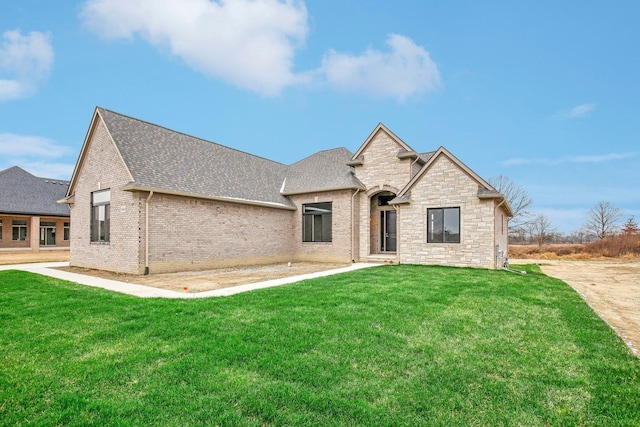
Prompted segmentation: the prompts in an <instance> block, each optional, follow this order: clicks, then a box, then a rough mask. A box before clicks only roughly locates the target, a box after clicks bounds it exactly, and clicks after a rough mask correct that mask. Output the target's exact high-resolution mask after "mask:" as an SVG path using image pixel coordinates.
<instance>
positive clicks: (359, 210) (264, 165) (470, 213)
mask: <svg viewBox="0 0 640 427" xmlns="http://www.w3.org/2000/svg"><path fill="white" fill-rule="evenodd" d="M60 203H68V204H69V205H70V207H71V218H72V221H73V223H74V227H73V228H72V230H71V265H75V266H82V267H90V268H98V269H105V270H112V271H118V272H125V273H138V274H141V273H148V272H152V273H159V272H170V271H180V270H190V269H204V268H213V267H223V266H238V265H248V264H262V263H276V262H288V261H331V262H352V261H354V262H355V261H380V262H382V261H384V262H389V263H420V264H443V265H454V266H474V267H485V268H495V267H497V266H500V265H502V263H503V261H504V257H505V256H506V253H507V234H508V233H507V218H508V217H509V216H510V215H512V213H511V210H510V207H509V205H508V203H507V202H506V201H505V199H504V197H503V196H502V195H501V194H499V193H498V192H497V191H496V190H495V189H494V188H493V187H491V185H489V183H487V182H486V181H485V180H483V179H482V178H480V177H479V176H478V175H476V174H475V173H474V172H473V171H472V170H471V169H469V168H468V167H467V166H465V165H464V164H463V163H462V162H460V160H458V159H457V158H456V157H454V156H453V155H452V154H451V153H449V152H448V151H447V150H446V149H444V148H442V147H441V148H439V149H437V150H436V151H433V152H429V153H423V154H420V153H417V152H415V151H414V150H413V149H412V148H411V147H409V146H408V145H407V144H406V143H405V142H403V141H402V140H401V139H400V138H398V137H397V136H396V135H394V134H393V133H392V132H391V131H389V129H387V128H386V127H385V126H384V125H382V124H379V125H378V126H376V128H375V129H374V130H373V132H372V133H371V135H369V137H368V138H367V139H366V140H365V141H364V143H363V144H362V146H361V147H360V148H359V149H358V150H357V152H356V153H355V154H353V153H351V152H350V151H349V150H347V149H346V148H336V149H332V150H326V151H321V152H318V153H316V154H313V155H311V156H309V157H307V158H305V159H302V160H300V161H299V162H297V163H294V164H292V165H284V164H281V163H277V162H274V161H271V160H267V159H264V158H261V157H257V156H254V155H251V154H247V153H244V152H241V151H238V150H234V149H232V148H228V147H225V146H222V145H219V144H216V143H212V142H209V141H205V140H202V139H199V138H195V137H192V136H189V135H185V134H183V133H179V132H175V131H172V130H170V129H166V128H164V127H161V126H157V125H154V124H151V123H147V122H144V121H141V120H138V119H134V118H131V117H127V116H124V115H121V114H118V113H115V112H113V111H109V110H106V109H103V108H96V110H95V112H94V115H93V118H92V120H91V124H90V126H89V130H88V132H87V136H86V138H85V141H84V144H83V146H82V150H81V152H80V156H79V158H78V162H77V164H76V167H75V170H74V172H73V176H72V178H71V183H70V185H69V190H68V192H67V195H66V197H65V199H64V200H61V201H60Z"/></svg>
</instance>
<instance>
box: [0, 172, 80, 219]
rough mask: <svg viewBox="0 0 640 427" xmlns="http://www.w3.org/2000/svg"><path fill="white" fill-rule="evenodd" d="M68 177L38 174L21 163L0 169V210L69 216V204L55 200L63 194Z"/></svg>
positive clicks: (67, 184) (15, 212)
mask: <svg viewBox="0 0 640 427" xmlns="http://www.w3.org/2000/svg"><path fill="white" fill-rule="evenodd" d="M68 186H69V181H65V180H61V179H51V178H39V177H36V176H34V175H32V174H30V173H29V172H27V171H25V170H24V169H22V168H19V167H18V166H13V167H11V168H8V169H5V170H2V171H0V212H4V213H13V214H24V215H47V216H69V207H68V206H65V205H60V204H58V203H57V202H56V201H57V200H58V199H61V198H62V197H64V194H65V193H66V191H67V187H68Z"/></svg>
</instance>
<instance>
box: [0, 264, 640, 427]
mask: <svg viewBox="0 0 640 427" xmlns="http://www.w3.org/2000/svg"><path fill="white" fill-rule="evenodd" d="M522 268H526V269H527V270H528V274H527V275H526V276H519V275H515V274H510V273H508V272H503V271H486V270H477V269H460V268H447V267H425V266H410V265H400V266H382V267H374V268H370V269H365V270H360V271H356V272H352V273H347V274H341V275H336V276H329V277H325V278H319V279H314V280H309V281H305V282H300V283H296V284H292V285H287V286H282V287H278V288H271V289H265V290H260V291H254V292H249V293H245V294H239V295H235V296H233V297H227V298H216V299H204V300H198V299H195V300H162V299H151V300H149V299H138V298H135V297H130V296H126V295H120V294H116V293H111V292H108V291H104V290H101V289H93V288H89V287H83V286H79V285H75V284H72V283H69V282H64V281H60V280H57V279H53V278H49V277H43V276H38V275H33V274H29V273H25V272H18V271H8V272H0V331H1V332H0V425H12V426H13V425H64V426H79V425H82V426H84V425H96V426H106V425H163V426H189V425H223V426H227V425H232V426H233V425H247V426H260V425H313V426H316V425H326V426H331V425H347V426H354V425H362V426H375V425H381V426H399V425H408V426H415V425H429V426H438V425H442V426H452V425H491V426H500V425H504V426H506V425H527V426H529V425H580V426H582V425H598V426H601V425H607V426H615V425H630V426H631V425H640V360H639V359H637V358H636V357H634V356H633V355H632V354H631V353H630V351H629V350H628V349H627V348H626V347H625V345H624V344H623V342H622V340H620V339H619V338H618V337H617V336H616V335H615V333H614V332H613V331H612V330H611V329H610V328H609V327H608V326H607V325H606V324H605V323H604V322H602V321H601V320H600V319H599V318H598V317H597V316H596V314H595V313H594V312H593V311H592V310H591V309H590V308H589V307H588V306H587V305H586V304H585V303H584V302H583V301H582V300H581V299H580V297H579V296H578V295H577V294H576V292H575V291H573V290H572V289H571V288H570V287H569V286H568V285H566V284H565V283H563V282H561V281H559V280H556V279H553V278H549V277H547V276H544V275H543V274H541V273H540V271H539V270H538V268H537V267H535V266H527V267H522Z"/></svg>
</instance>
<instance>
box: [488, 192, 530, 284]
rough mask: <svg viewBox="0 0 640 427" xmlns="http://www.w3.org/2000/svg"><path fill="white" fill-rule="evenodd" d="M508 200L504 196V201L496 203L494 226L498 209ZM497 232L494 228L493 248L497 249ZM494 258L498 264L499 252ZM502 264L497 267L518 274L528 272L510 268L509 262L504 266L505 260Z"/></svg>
mask: <svg viewBox="0 0 640 427" xmlns="http://www.w3.org/2000/svg"><path fill="white" fill-rule="evenodd" d="M506 201H507V199H504V198H503V199H502V201H501V202H500V203H498V204H497V205H496V207H495V208H494V209H493V226H494V227H495V224H496V210H497V209H498V208H499V207H500V206H502V205H503V204H504V203H505V202H506ZM496 233H497V230H494V232H493V250H495V248H496ZM508 239H509V236H507V241H508ZM507 259H508V258H507ZM493 260H494V261H493V262H494V263H496V264H497V254H496V256H494V257H493ZM503 261H504V260H503ZM502 264H503V265H497V266H496V267H497V268H498V269H499V270H505V271H508V272H510V273H517V274H522V275H525V274H527V272H526V271H521V270H514V269H512V268H509V267H508V265H509V264H507V266H506V267H505V266H504V262H503V263H502Z"/></svg>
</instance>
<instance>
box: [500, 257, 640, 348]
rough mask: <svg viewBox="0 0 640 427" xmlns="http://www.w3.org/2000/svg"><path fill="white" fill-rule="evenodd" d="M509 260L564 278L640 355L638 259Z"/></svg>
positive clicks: (639, 278) (639, 265) (639, 275)
mask: <svg viewBox="0 0 640 427" xmlns="http://www.w3.org/2000/svg"><path fill="white" fill-rule="evenodd" d="M510 263H511V264H532V263H535V264H538V265H540V268H541V269H542V271H543V272H544V274H546V275H547V276H552V277H556V278H558V279H561V280H563V281H565V282H567V283H568V284H569V285H571V287H573V288H574V289H575V290H576V291H577V292H578V293H579V294H580V295H581V296H582V297H583V298H584V299H585V300H586V301H587V303H588V304H589V305H590V306H591V307H592V308H593V310H594V311H595V312H596V313H598V315H599V316H600V317H601V318H602V319H604V320H605V321H606V322H607V323H608V324H609V325H611V327H612V328H613V329H615V331H616V332H617V333H618V335H620V336H621V337H622V339H623V340H624V341H625V342H626V343H627V344H628V345H629V347H631V350H632V351H633V352H634V353H635V354H636V355H640V260H638V259H637V258H636V259H634V260H616V259H614V260H588V261H571V260H564V259H562V260H552V259H538V260H536V259H519V260H516V259H513V260H510Z"/></svg>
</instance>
